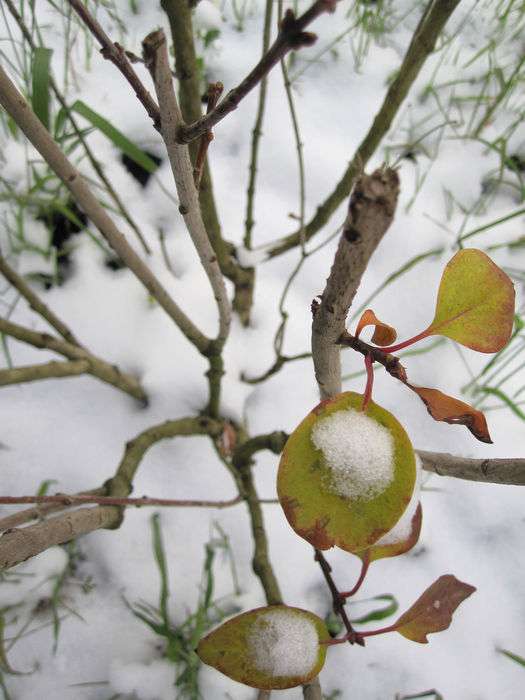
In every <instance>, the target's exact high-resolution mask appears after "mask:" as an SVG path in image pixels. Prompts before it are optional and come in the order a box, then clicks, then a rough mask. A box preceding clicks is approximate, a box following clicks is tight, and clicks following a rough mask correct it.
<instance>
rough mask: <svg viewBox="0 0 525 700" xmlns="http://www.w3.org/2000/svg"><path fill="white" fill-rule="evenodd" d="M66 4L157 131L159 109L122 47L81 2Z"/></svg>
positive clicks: (73, 0)
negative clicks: (130, 91)
mask: <svg viewBox="0 0 525 700" xmlns="http://www.w3.org/2000/svg"><path fill="white" fill-rule="evenodd" d="M68 2H69V4H70V5H71V7H72V8H73V9H74V10H75V12H76V13H77V15H78V16H79V17H80V19H81V21H82V23H83V24H84V25H85V26H86V27H87V28H88V29H89V31H90V32H91V33H92V34H93V36H94V37H95V39H96V40H97V41H98V43H99V44H100V45H101V47H102V49H101V51H100V53H101V54H102V55H103V56H104V58H107V59H108V61H111V63H113V64H114V65H115V66H116V67H117V68H118V70H119V71H120V72H121V73H122V75H123V76H124V77H125V78H126V80H127V81H128V83H129V84H130V85H131V87H132V88H133V90H134V92H135V95H136V96H137V97H138V99H139V100H140V102H141V103H142V104H143V105H144V109H145V110H146V112H147V113H148V115H149V116H150V117H151V119H152V121H153V125H154V126H155V128H157V129H158V128H159V127H160V112H159V108H158V106H157V104H156V103H155V100H154V99H153V98H152V97H151V95H150V94H149V92H148V91H147V90H146V88H145V87H144V85H143V84H142V82H141V80H140V78H139V77H138V75H137V74H136V73H135V70H134V69H133V66H132V65H131V62H130V61H129V59H128V57H127V56H126V52H125V51H124V49H123V48H122V46H120V44H117V43H115V42H113V41H112V40H111V39H110V38H109V36H108V35H107V34H106V32H105V31H104V30H103V29H102V27H101V26H100V24H99V23H98V21H97V20H96V19H95V17H93V15H92V14H91V13H90V12H89V10H88V9H87V7H86V5H84V4H82V2H81V0H68Z"/></svg>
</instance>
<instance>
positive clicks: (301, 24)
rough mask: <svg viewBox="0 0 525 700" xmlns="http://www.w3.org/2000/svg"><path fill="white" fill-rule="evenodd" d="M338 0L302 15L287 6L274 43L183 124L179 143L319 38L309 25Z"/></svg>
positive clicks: (212, 121) (190, 138)
mask: <svg viewBox="0 0 525 700" xmlns="http://www.w3.org/2000/svg"><path fill="white" fill-rule="evenodd" d="M336 3H337V0H317V1H316V2H314V4H313V5H311V7H310V8H309V9H308V10H306V12H304V13H303V14H302V15H301V16H300V17H297V18H296V17H295V15H294V13H293V11H292V10H287V11H286V14H285V16H284V19H283V21H282V23H281V26H280V27H279V33H278V35H277V38H276V39H275V41H274V43H273V44H272V45H271V46H270V48H269V49H268V51H267V52H266V53H265V54H264V56H263V57H262V58H261V60H260V61H259V63H258V64H257V65H256V66H255V68H253V70H252V71H251V72H250V73H249V74H248V75H247V76H246V77H245V78H244V80H243V81H242V82H241V83H239V85H237V87H236V88H234V89H233V90H230V91H229V92H228V94H227V95H226V96H225V97H224V98H223V99H222V100H221V101H220V102H219V104H218V105H217V107H215V109H214V110H213V111H212V112H210V113H209V114H207V115H206V116H204V117H202V118H201V119H199V120H198V121H196V122H194V123H193V124H188V125H187V126H181V127H180V128H179V132H178V140H179V142H180V143H189V142H190V141H193V140H194V139H196V138H198V137H199V136H201V135H202V134H204V133H205V132H206V131H207V130H208V129H211V128H212V127H214V126H215V125H216V124H218V123H219V122H220V121H221V120H222V119H224V117H225V116H226V115H227V114H229V113H230V112H233V110H234V109H236V108H237V106H238V104H239V102H240V101H241V100H242V99H243V98H244V97H246V95H247V94H248V93H249V92H250V91H251V90H253V88H254V87H255V86H256V85H258V84H259V83H260V82H261V80H262V79H263V77H264V76H265V75H267V74H268V73H269V72H270V71H271V69H272V68H273V67H274V66H275V65H277V63H279V61H280V60H281V59H282V58H284V56H286V54H287V53H288V52H289V51H291V50H292V49H293V50H297V49H299V48H301V47H302V46H310V45H311V44H313V43H314V42H315V40H316V38H317V37H316V36H315V34H311V33H310V32H306V31H305V29H306V27H307V26H308V25H309V24H310V23H311V22H313V20H314V19H316V18H317V17H319V15H322V14H324V13H325V12H334V11H335V6H336Z"/></svg>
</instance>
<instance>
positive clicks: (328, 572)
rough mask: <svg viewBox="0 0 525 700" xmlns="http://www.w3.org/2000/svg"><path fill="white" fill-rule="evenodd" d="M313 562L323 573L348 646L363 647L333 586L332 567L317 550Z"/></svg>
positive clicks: (343, 603)
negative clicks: (345, 633) (345, 634)
mask: <svg viewBox="0 0 525 700" xmlns="http://www.w3.org/2000/svg"><path fill="white" fill-rule="evenodd" d="M314 558H315V561H317V562H318V563H319V566H320V567H321V571H322V572H323V576H324V578H325V581H326V584H327V586H328V588H329V589H330V593H331V595H332V606H333V609H334V612H335V614H336V615H339V616H340V617H341V620H342V621H343V624H344V626H345V629H346V631H347V634H348V642H349V643H350V644H356V643H357V644H360V645H361V646H364V644H363V642H362V641H361V640H360V638H359V636H358V633H357V632H356V631H355V630H354V628H353V627H352V623H351V622H350V619H349V617H348V615H347V614H346V610H345V602H344V598H343V597H342V596H341V594H340V592H339V590H338V588H337V586H336V585H335V582H334V579H333V577H332V567H331V566H330V564H329V563H328V562H327V560H326V559H325V557H324V555H323V553H322V552H321V551H320V550H319V549H316V550H315V556H314Z"/></svg>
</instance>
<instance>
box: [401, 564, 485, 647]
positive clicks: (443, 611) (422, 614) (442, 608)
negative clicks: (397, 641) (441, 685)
mask: <svg viewBox="0 0 525 700" xmlns="http://www.w3.org/2000/svg"><path fill="white" fill-rule="evenodd" d="M475 590H476V589H475V588H474V586H470V585H469V584H468V583H463V581H459V580H458V579H457V578H456V577H455V576H452V574H445V575H444V576H440V577H439V578H438V579H437V581H434V583H433V584H432V585H431V586H430V587H429V588H427V590H426V591H425V592H424V593H423V594H422V595H421V596H420V597H419V598H418V599H417V600H416V602H415V603H414V604H413V605H412V607H410V608H409V609H408V610H407V611H406V612H405V613H403V615H401V617H400V618H399V620H398V621H397V622H395V623H394V625H393V626H392V627H393V628H394V629H395V630H396V632H399V634H402V635H403V637H406V638H407V639H411V640H412V641H413V642H419V643H420V644H427V643H428V639H427V634H431V633H432V632H441V631H442V630H446V629H448V627H449V626H450V623H451V622H452V614H453V613H454V611H455V610H456V608H457V607H458V606H459V605H460V603H462V602H463V601H464V600H465V599H466V598H468V597H469V595H471V594H472V593H474V591H475Z"/></svg>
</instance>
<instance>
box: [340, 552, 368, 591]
mask: <svg viewBox="0 0 525 700" xmlns="http://www.w3.org/2000/svg"><path fill="white" fill-rule="evenodd" d="M369 566H370V553H369V552H368V551H367V552H365V554H364V556H363V559H362V561H361V572H360V574H359V578H358V579H357V581H356V583H355V586H354V587H353V588H352V589H351V590H349V591H344V592H341V593H340V594H339V595H340V596H341V598H342V599H343V600H345V599H346V598H351V597H352V596H354V595H355V594H356V593H357V591H358V590H359V589H360V588H361V586H362V584H363V581H364V580H365V577H366V574H367V572H368V567H369Z"/></svg>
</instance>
